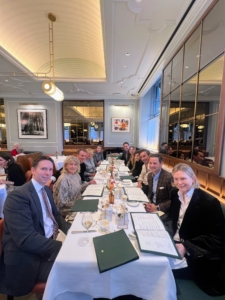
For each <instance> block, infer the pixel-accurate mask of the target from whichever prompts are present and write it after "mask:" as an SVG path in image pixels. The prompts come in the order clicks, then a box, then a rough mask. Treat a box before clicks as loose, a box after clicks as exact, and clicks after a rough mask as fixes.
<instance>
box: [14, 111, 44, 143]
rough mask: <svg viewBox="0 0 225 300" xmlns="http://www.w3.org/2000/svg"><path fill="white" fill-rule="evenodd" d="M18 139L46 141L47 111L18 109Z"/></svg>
mask: <svg viewBox="0 0 225 300" xmlns="http://www.w3.org/2000/svg"><path fill="white" fill-rule="evenodd" d="M17 116H18V129H19V138H20V139H47V110H46V109H18V110H17Z"/></svg>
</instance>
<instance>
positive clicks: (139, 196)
mask: <svg viewBox="0 0 225 300" xmlns="http://www.w3.org/2000/svg"><path fill="white" fill-rule="evenodd" d="M124 192H125V194H126V195H127V198H128V201H138V202H149V199H148V197H147V196H146V195H145V194H144V192H143V191H142V189H140V188H136V187H135V188H134V187H133V188H124Z"/></svg>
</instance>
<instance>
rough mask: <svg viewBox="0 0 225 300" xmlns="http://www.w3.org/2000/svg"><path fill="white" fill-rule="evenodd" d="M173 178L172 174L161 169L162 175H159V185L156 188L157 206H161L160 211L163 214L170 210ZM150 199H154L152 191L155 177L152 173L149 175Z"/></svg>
mask: <svg viewBox="0 0 225 300" xmlns="http://www.w3.org/2000/svg"><path fill="white" fill-rule="evenodd" d="M172 181H173V177H172V174H171V173H170V172H167V171H166V170H164V169H161V173H160V175H159V179H158V184H157V188H156V205H159V207H160V210H161V211H163V212H169V209H170V203H171V201H170V199H171V191H172V189H173V187H172ZM148 186H149V192H148V198H149V199H150V200H151V198H152V189H153V175H152V173H149V174H148Z"/></svg>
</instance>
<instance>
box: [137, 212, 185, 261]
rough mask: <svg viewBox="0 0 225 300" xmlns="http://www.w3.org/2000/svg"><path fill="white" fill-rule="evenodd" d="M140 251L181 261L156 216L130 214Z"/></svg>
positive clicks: (171, 240)
mask: <svg viewBox="0 0 225 300" xmlns="http://www.w3.org/2000/svg"><path fill="white" fill-rule="evenodd" d="M131 218H132V222H133V227H134V229H135V232H136V234H137V240H138V244H139V248H140V251H142V252H150V253H154V254H159V255H163V256H168V257H174V258H178V259H181V257H180V254H179V252H178V251H177V248H176V246H175V244H174V241H173V239H172V238H171V236H170V235H169V233H168V232H167V231H166V229H165V227H164V225H163V223H162V221H161V220H160V218H159V216H158V215H157V214H151V213H131Z"/></svg>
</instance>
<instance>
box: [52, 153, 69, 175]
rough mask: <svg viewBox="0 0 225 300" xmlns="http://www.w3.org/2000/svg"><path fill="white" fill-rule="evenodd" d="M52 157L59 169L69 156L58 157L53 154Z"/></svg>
mask: <svg viewBox="0 0 225 300" xmlns="http://www.w3.org/2000/svg"><path fill="white" fill-rule="evenodd" d="M51 158H52V159H53V160H54V163H55V168H56V170H57V171H58V170H60V169H62V167H63V165H64V161H65V159H66V158H67V156H58V158H56V157H55V156H51Z"/></svg>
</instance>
